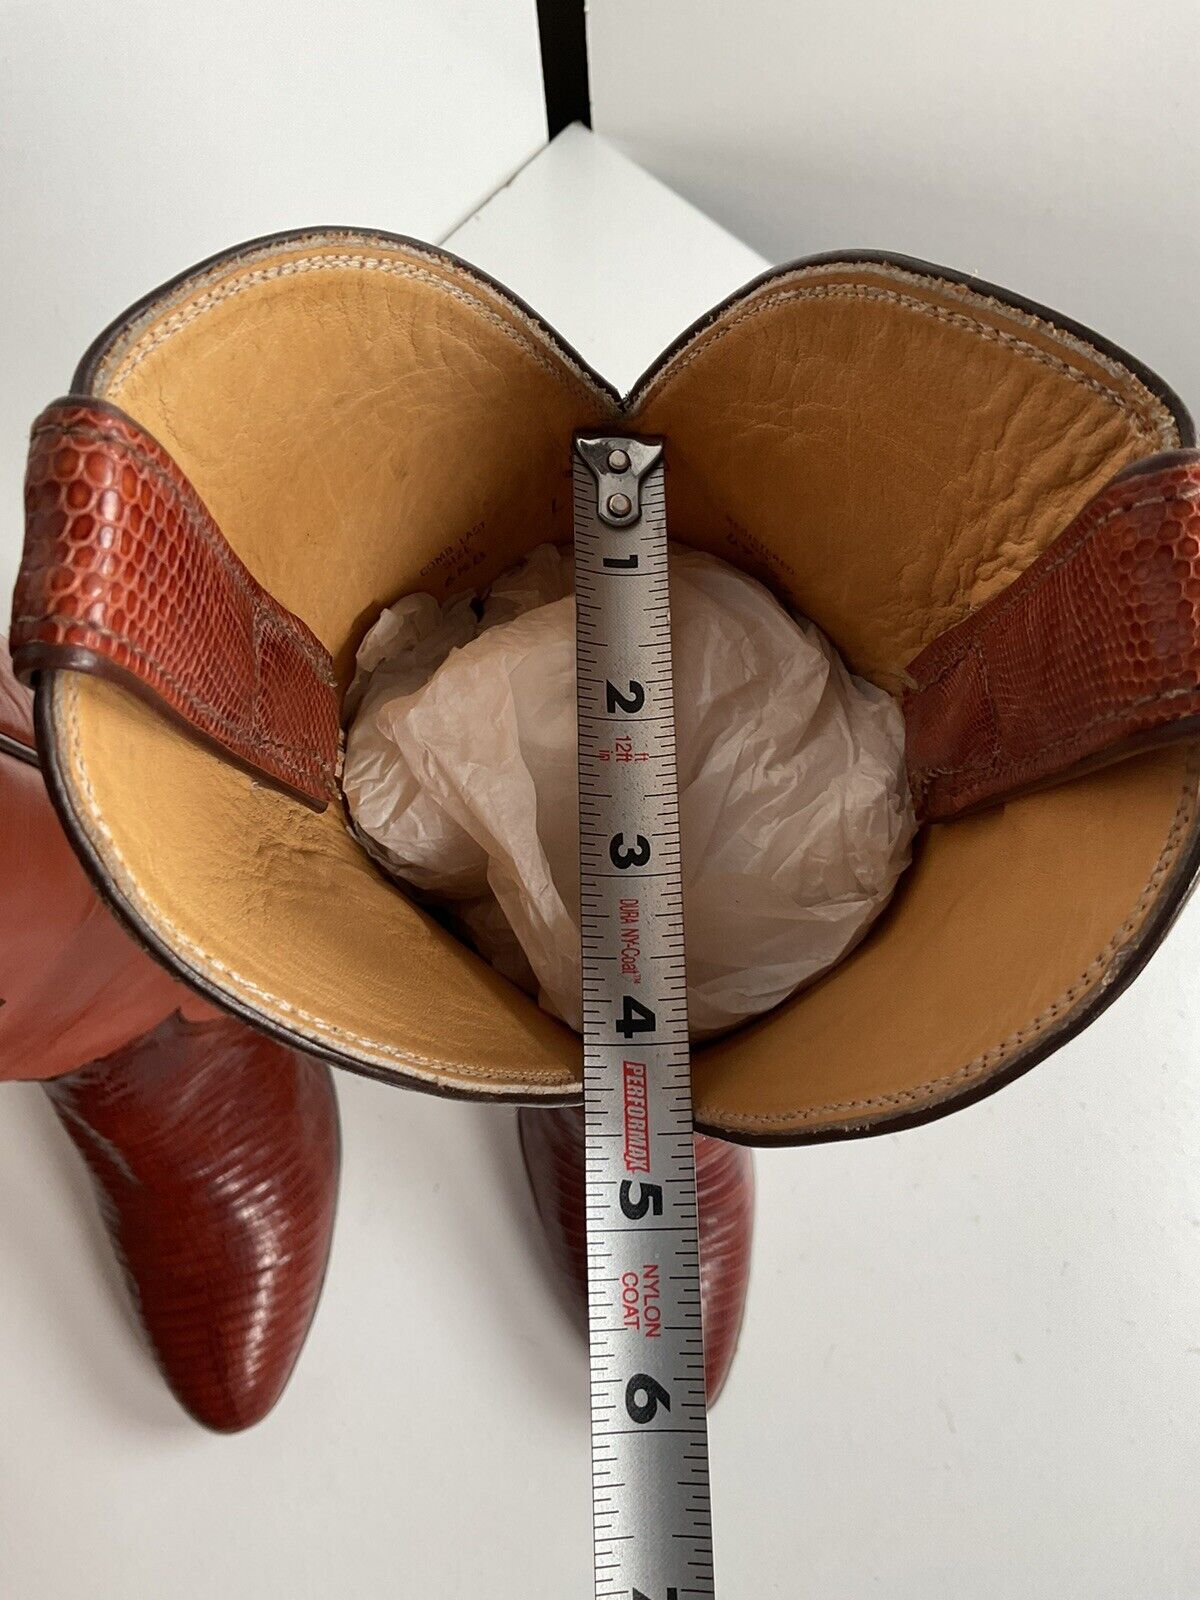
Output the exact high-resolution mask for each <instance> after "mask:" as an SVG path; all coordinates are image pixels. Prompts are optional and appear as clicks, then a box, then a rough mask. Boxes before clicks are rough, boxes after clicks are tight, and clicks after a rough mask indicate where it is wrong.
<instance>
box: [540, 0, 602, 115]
mask: <svg viewBox="0 0 1200 1600" xmlns="http://www.w3.org/2000/svg"><path fill="white" fill-rule="evenodd" d="M538 33H539V34H540V36H541V41H542V82H543V83H544V85H545V88H546V123H547V126H548V128H549V132H550V137H551V138H552V139H553V138H554V136H555V134H556V133H561V132H562V130H563V129H564V128H565V127H567V125H568V124H569V123H572V122H582V123H583V124H584V126H585V127H588V128H590V127H591V125H592V96H591V90H590V89H589V87H588V56H587V18H586V0H538Z"/></svg>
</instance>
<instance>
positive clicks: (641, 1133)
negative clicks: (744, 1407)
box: [574, 434, 714, 1600]
mask: <svg viewBox="0 0 1200 1600" xmlns="http://www.w3.org/2000/svg"><path fill="white" fill-rule="evenodd" d="M574 495H575V605H576V647H577V671H578V679H579V690H578V702H579V832H580V906H581V923H582V933H583V1052H584V1072H583V1078H584V1104H585V1118H586V1150H587V1244H588V1316H589V1324H590V1340H591V1365H592V1496H593V1528H594V1539H595V1564H596V1595H597V1596H598V1597H604V1600H614V1597H617V1596H625V1597H628V1600H684V1597H685V1596H687V1597H693V1596H697V1595H700V1596H704V1595H712V1594H713V1592H714V1591H713V1568H712V1525H711V1520H710V1511H709V1489H708V1427H707V1421H706V1415H705V1392H704V1336H703V1328H702V1325H701V1306H700V1251H699V1239H698V1228H697V1208H696V1172H695V1153H694V1147H693V1144H692V1088H691V1069H690V1057H689V1050H688V1028H687V987H686V968H685V962H684V939H683V889H682V872H681V865H680V836H679V806H678V794H677V780H676V768H675V711H674V694H673V688H672V671H671V609H670V597H669V593H668V586H667V521H666V500H665V492H664V484H663V447H662V443H661V441H660V440H652V439H634V438H627V437H619V436H612V435H608V434H604V435H579V436H577V438H576V440H575V458H574Z"/></svg>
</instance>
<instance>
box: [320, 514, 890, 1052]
mask: <svg viewBox="0 0 1200 1600" xmlns="http://www.w3.org/2000/svg"><path fill="white" fill-rule="evenodd" d="M670 561H671V565H670V573H671V612H672V623H671V636H672V643H673V648H674V660H675V705H676V724H677V726H676V736H677V743H678V766H679V787H680V794H679V806H680V818H681V824H682V831H683V870H684V891H683V892H684V918H685V927H686V937H687V964H688V1010H689V1018H690V1025H691V1031H692V1034H693V1036H695V1037H702V1036H705V1035H710V1034H714V1033H718V1032H721V1031H723V1030H724V1029H727V1028H730V1027H732V1026H733V1025H734V1024H736V1023H738V1022H741V1021H744V1020H745V1019H746V1018H748V1017H752V1016H755V1015H757V1014H759V1013H760V1012H763V1011H767V1010H769V1009H770V1008H771V1007H772V1006H775V1005H778V1004H779V1002H780V1001H781V1000H784V999H786V998H787V996H788V995H790V994H792V993H793V992H794V991H795V990H796V989H797V988H799V987H800V986H801V985H802V984H805V983H809V982H811V981H812V980H813V979H814V978H816V977H818V976H819V975H820V974H821V973H822V972H825V971H826V970H827V969H828V968H829V967H831V966H832V965H833V964H834V963H835V962H836V961H837V960H839V958H840V957H842V956H843V955H845V953H846V952H847V951H848V950H849V949H850V948H851V947H852V946H853V945H854V944H855V943H856V942H857V941H858V940H859V939H860V938H861V937H862V936H863V934H864V933H865V932H866V931H867V929H868V928H869V927H870V925H871V923H872V922H873V921H874V919H875V918H876V917H877V916H878V914H879V912H880V911H881V910H882V909H883V907H884V906H885V905H886V904H887V901H888V899H889V897H890V896H891V893H892V890H893V889H894V887H895V884H896V880H897V879H898V877H899V876H900V873H901V872H902V871H903V870H904V868H905V866H906V865H907V864H908V860H909V846H910V843H911V840H912V836H913V832H914V822H913V815H912V805H911V802H910V800H909V796H908V788H907V783H906V781H905V777H904V730H903V722H902V719H901V714H900V710H899V707H898V706H897V704H896V702H895V701H894V700H893V699H892V698H891V696H890V695H888V694H885V693H884V692H883V691H882V690H880V689H877V688H875V687H874V686H873V685H871V684H869V683H866V682H864V681H863V680H862V679H859V678H855V677H852V676H851V675H850V673H849V672H847V671H846V669H845V667H844V666H843V665H842V663H841V661H840V660H839V659H838V657H837V655H836V654H835V652H834V651H833V649H832V647H831V646H830V645H829V643H828V642H827V641H826V639H825V638H824V636H823V635H822V634H821V633H820V631H819V630H818V629H817V628H816V627H815V626H814V625H813V624H812V623H810V622H800V621H796V620H795V619H794V618H792V617H791V616H789V615H788V613H787V612H786V611H784V609H783V608H782V607H781V606H780V605H779V603H778V602H777V601H776V600H775V599H774V598H773V597H772V596H771V595H770V594H769V593H768V592H767V590H766V589H764V588H763V586H762V585H761V584H759V583H757V582H756V581H755V580H754V579H752V578H749V577H747V576H745V575H744V574H743V573H740V572H738V571H737V570H736V569H735V568H733V567H730V566H728V565H727V564H726V563H724V562H722V561H718V560H716V559H715V558H714V557H712V556H707V555H703V554H701V553H699V552H698V551H694V550H688V549H685V548H683V547H682V546H679V545H672V546H671V557H670ZM571 588H572V563H571V556H570V552H569V551H563V550H560V549H558V548H556V547H555V546H552V545H542V546H540V547H539V548H538V549H537V550H535V551H534V552H533V553H532V555H530V556H529V557H528V559H527V560H526V561H524V562H522V563H521V565H520V566H519V567H517V568H515V569H514V570H513V571H512V572H510V573H508V574H506V575H505V576H504V577H502V578H499V579H497V581H496V582H495V583H494V584H493V585H492V588H491V590H490V591H489V593H488V594H487V595H486V596H485V597H484V599H483V601H482V606H480V605H479V604H478V603H473V602H472V598H471V597H470V596H462V597H458V598H456V599H454V600H451V601H449V602H447V603H446V604H445V605H444V606H442V605H439V603H438V602H437V601H436V600H434V599H433V597H432V596H430V595H427V594H418V595H409V596H407V597H406V598H405V599H403V600H401V601H399V602H398V603H397V604H396V605H394V606H391V607H389V609H388V610H387V611H385V612H384V613H383V614H382V616H381V617H380V618H379V620H378V621H377V622H376V624H375V626H374V627H373V628H372V629H371V631H370V632H369V633H368V634H367V636H366V638H365V639H364V640H363V643H362V646H361V648H360V649H359V653H358V674H357V676H356V678H355V682H354V686H353V688H352V690H351V696H350V700H349V702H348V703H349V705H350V706H351V708H352V709H353V716H352V721H351V724H350V727H349V730H348V736H347V750H346V762H345V771H344V776H343V783H344V787H345V793H346V799H347V803H348V806H349V810H350V814H351V817H352V819H353V822H354V825H355V828H356V831H357V832H358V835H359V837H360V838H361V840H362V842H363V844H364V845H365V846H366V848H367V849H368V850H369V851H370V853H371V854H372V855H373V856H374V857H375V859H376V860H377V861H379V862H380V864H381V865H382V866H383V867H384V868H385V869H386V870H387V871H388V872H389V873H391V874H392V875H393V876H395V877H396V878H398V879H400V880H402V881H403V882H405V883H407V884H409V885H411V886H412V887H413V888H414V889H415V890H417V891H419V896H420V898H422V899H426V900H435V901H438V902H440V903H442V904H443V905H444V906H446V907H447V909H448V910H449V911H450V913H451V920H452V921H453V923H454V924H455V925H456V926H457V927H458V928H459V930H460V931H461V932H463V933H464V935H465V936H466V937H467V938H469V940H470V941H471V942H472V943H473V944H474V945H475V946H476V947H477V948H478V949H479V951H480V952H481V953H482V954H483V955H484V956H486V957H487V958H488V959H489V960H490V961H492V962H493V964H494V965H495V966H496V967H497V968H498V969H499V970H500V971H501V972H503V973H504V974H505V975H506V976H507V977H510V978H512V979H513V981H514V982H516V983H519V984H521V985H522V986H523V987H525V988H527V989H529V990H530V992H532V993H536V994H537V995H538V997H539V999H540V1001H541V1003H542V1005H543V1006H545V1007H546V1009H547V1010H549V1011H552V1012H554V1013H555V1014H556V1015H558V1016H560V1017H562V1018H563V1019H564V1021H566V1022H568V1023H570V1024H571V1026H572V1027H574V1028H576V1029H578V1028H579V1027H580V1025H581V1018H580V942H579V860H578V850H579V836H578V820H577V809H576V808H577V792H578V791H577V781H576V732H575V602H574V599H573V597H572V594H571ZM480 612H481V613H482V614H480ZM398 981H403V977H402V975H399V976H398Z"/></svg>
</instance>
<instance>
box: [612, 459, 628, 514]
mask: <svg viewBox="0 0 1200 1600" xmlns="http://www.w3.org/2000/svg"><path fill="white" fill-rule="evenodd" d="M608 470H609V471H610V472H628V471H629V455H628V452H627V451H625V450H610V451H609V453H608ZM621 514H622V515H624V514H625V513H621Z"/></svg>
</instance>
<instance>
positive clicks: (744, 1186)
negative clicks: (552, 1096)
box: [517, 1106, 754, 1405]
mask: <svg viewBox="0 0 1200 1600" xmlns="http://www.w3.org/2000/svg"><path fill="white" fill-rule="evenodd" d="M517 1126H518V1131H519V1133H520V1137H521V1154H522V1156H523V1157H524V1160H525V1171H526V1173H527V1175H528V1177H529V1186H530V1188H531V1189H532V1191H533V1199H534V1204H535V1205H536V1206H537V1212H538V1216H539V1218H540V1219H541V1223H542V1228H543V1230H544V1231H545V1235H546V1240H547V1243H548V1245H549V1248H550V1258H551V1261H552V1262H553V1264H554V1266H555V1267H556V1268H557V1269H558V1271H559V1272H560V1273H561V1275H562V1277H563V1279H564V1281H565V1282H566V1284H567V1286H568V1289H569V1292H570V1295H571V1301H572V1306H573V1309H574V1311H575V1313H576V1316H577V1319H578V1322H579V1326H580V1328H581V1329H582V1330H583V1331H585V1332H586V1329H587V1303H588V1301H587V1294H588V1289H587V1227H586V1212H587V1208H586V1200H585V1194H584V1122H583V1110H582V1108H581V1107H579V1106H565V1107H563V1108H561V1109H555V1110H545V1111H539V1110H536V1109H533V1108H531V1107H528V1106H522V1107H521V1109H520V1111H519V1112H518V1113H517ZM695 1145H696V1199H697V1202H698V1204H699V1217H700V1301H701V1308H702V1311H703V1316H704V1381H705V1388H706V1390H707V1392H708V1403H709V1405H712V1403H713V1402H714V1401H715V1400H716V1398H717V1396H718V1395H719V1394H720V1393H721V1390H722V1389H723V1388H724V1386H725V1380H726V1378H728V1376H729V1369H730V1367H731V1366H732V1364H733V1357H734V1352H735V1351H736V1349H737V1341H738V1334H739V1332H740V1331H741V1326H742V1315H743V1312H744V1310H745V1306H746V1289H747V1285H748V1283H749V1280H750V1240H751V1234H752V1231H753V1224H754V1167H753V1164H752V1160H751V1156H750V1152H749V1150H745V1149H743V1148H741V1147H740V1146H738V1145H733V1144H728V1143H726V1141H725V1140H723V1139H713V1138H709V1137H708V1136H707V1135H706V1134H702V1133H698V1134H697V1135H696V1140H695Z"/></svg>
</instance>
